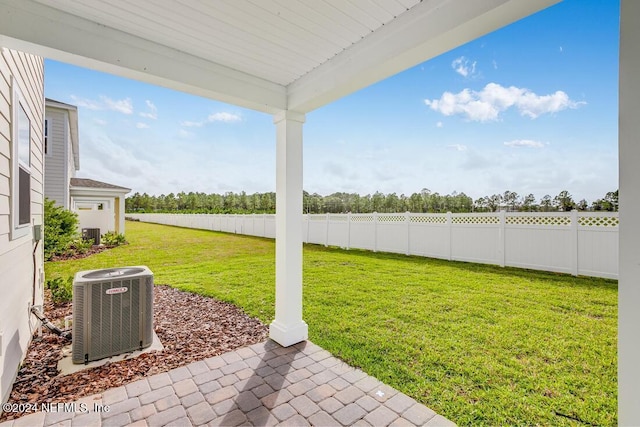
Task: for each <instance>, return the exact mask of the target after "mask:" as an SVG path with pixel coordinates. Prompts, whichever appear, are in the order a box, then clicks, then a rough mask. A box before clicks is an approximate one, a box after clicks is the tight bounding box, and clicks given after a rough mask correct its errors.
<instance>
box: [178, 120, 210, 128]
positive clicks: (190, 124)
mask: <svg viewBox="0 0 640 427" xmlns="http://www.w3.org/2000/svg"><path fill="white" fill-rule="evenodd" d="M202 125H204V122H190V121H185V122H180V126H184V127H188V128H194V127H197V128H199V127H202Z"/></svg>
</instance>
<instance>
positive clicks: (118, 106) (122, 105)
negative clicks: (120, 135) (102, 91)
mask: <svg viewBox="0 0 640 427" xmlns="http://www.w3.org/2000/svg"><path fill="white" fill-rule="evenodd" d="M100 100H101V101H102V102H103V103H104V105H105V106H106V109H107V110H113V111H117V112H119V113H122V114H133V103H132V102H131V98H125V99H117V100H113V99H111V98H109V97H106V96H100Z"/></svg>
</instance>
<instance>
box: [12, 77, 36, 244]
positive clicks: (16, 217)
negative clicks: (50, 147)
mask: <svg viewBox="0 0 640 427" xmlns="http://www.w3.org/2000/svg"><path fill="white" fill-rule="evenodd" d="M11 86H12V90H11V94H12V98H11V116H12V123H11V163H12V164H11V190H12V191H11V197H10V201H11V240H15V239H19V238H22V237H24V236H26V235H28V234H29V231H30V230H31V222H32V215H31V214H32V209H31V177H32V170H31V163H32V154H33V148H32V142H33V138H32V136H33V133H32V127H31V122H32V119H31V117H29V111H30V110H29V106H28V104H27V102H26V98H25V97H24V95H23V94H22V90H21V89H20V87H19V86H18V82H17V80H16V79H15V77H13V78H12V82H11ZM20 110H22V111H23V112H24V115H25V116H26V119H27V124H28V150H29V152H28V162H27V163H25V161H23V159H21V158H20V154H21V151H20V149H21V148H24V147H20V145H21V144H20V142H21V141H20V137H21V135H20V127H21V124H22V123H21V121H22V120H21V114H20ZM21 170H22V171H24V172H26V174H27V175H28V180H29V184H28V190H27V191H28V198H29V203H28V217H29V220H28V222H24V223H20V200H21V198H20V171H21Z"/></svg>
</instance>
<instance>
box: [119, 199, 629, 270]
mask: <svg viewBox="0 0 640 427" xmlns="http://www.w3.org/2000/svg"><path fill="white" fill-rule="evenodd" d="M127 217H131V218H135V219H138V220H140V221H144V222H153V223H157V224H166V225H175V226H179V227H188V228H199V229H204V230H214V231H224V232H228V233H237V234H246V235H250V236H261V237H269V238H274V237H275V234H276V224H275V215H259V214H258V215H213V214H127ZM303 240H304V242H305V243H315V244H321V245H325V246H339V247H342V248H346V249H350V248H354V249H355V248H357V249H368V250H372V251H381V252H394V253H401V254H406V255H419V256H425V257H431V258H441V259H447V260H456V261H469V262H477V263H483V264H495V265H500V266H503V267H504V266H512V267H522V268H530V269H535V270H545V271H554V272H560V273H569V274H573V275H584V276H595V277H606V278H612V279H616V278H617V277H618V214H617V213H600V212H598V213H596V212H578V211H573V212H553V213H551V212H550V213H522V212H517V213H511V212H509V213H507V212H495V213H464V214H452V213H447V214H420V213H404V214H378V213H371V214H319V215H305V216H304V223H303Z"/></svg>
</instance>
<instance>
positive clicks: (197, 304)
mask: <svg viewBox="0 0 640 427" xmlns="http://www.w3.org/2000/svg"><path fill="white" fill-rule="evenodd" d="M45 299H47V295H45ZM45 314H46V316H47V317H48V318H49V319H50V320H51V321H52V323H54V324H56V325H62V324H63V320H64V316H67V315H70V314H71V304H65V305H61V306H57V307H54V306H53V305H52V304H51V303H50V302H46V303H45ZM153 323H154V329H155V332H156V334H157V335H158V338H159V339H160V341H161V342H162V345H163V346H164V351H161V352H157V351H152V352H150V353H145V354H142V355H140V356H138V357H137V358H135V359H128V360H123V361H120V362H112V363H107V364H106V365H103V366H100V367H96V368H92V369H88V370H84V371H80V372H76V373H73V374H69V375H65V376H58V368H57V364H58V361H59V360H60V359H61V358H62V348H63V347H64V346H65V345H68V341H66V340H64V339H62V338H60V337H58V336H57V335H55V334H52V333H48V332H44V333H43V336H42V338H38V337H37V336H35V335H34V338H33V340H32V342H31V344H30V346H29V349H28V352H27V357H26V359H25V360H24V362H23V365H22V366H21V368H20V370H19V372H18V376H17V378H16V381H15V383H14V386H13V390H12V392H11V395H10V397H9V403H38V404H42V403H50V402H51V403H53V402H69V401H74V400H77V399H78V398H80V397H83V396H89V395H92V394H96V393H100V392H102V391H104V390H107V389H109V388H112V387H118V386H121V385H124V384H128V383H130V382H133V381H135V380H138V379H140V378H142V377H146V376H150V375H154V374H157V373H160V372H166V371H169V370H171V369H174V368H177V367H179V366H183V365H186V364H189V363H191V362H194V361H197V360H202V359H206V358H208V357H212V356H216V355H219V354H221V353H226V352H228V351H231V350H234V349H236V348H239V347H243V346H246V345H251V344H254V343H257V342H261V341H264V340H265V339H266V338H267V335H268V328H267V326H265V325H264V324H263V323H262V322H260V321H259V320H258V319H255V318H251V317H249V316H247V315H246V314H245V313H244V312H243V311H242V310H240V309H239V308H238V307H236V306H234V305H232V304H228V303H224V302H221V301H217V300H215V299H213V298H208V297H204V296H201V295H197V294H192V293H188V292H182V291H179V290H177V289H174V288H171V287H169V286H164V285H156V286H155V287H154V322H153ZM21 415H23V414H19V413H5V414H3V415H2V416H0V422H2V421H6V420H10V419H13V418H18V417H19V416H21Z"/></svg>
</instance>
